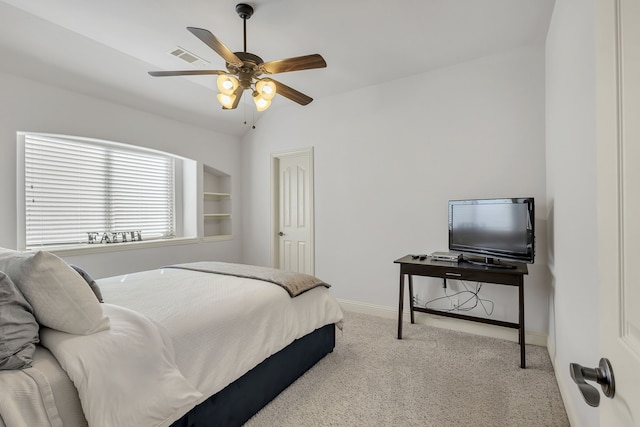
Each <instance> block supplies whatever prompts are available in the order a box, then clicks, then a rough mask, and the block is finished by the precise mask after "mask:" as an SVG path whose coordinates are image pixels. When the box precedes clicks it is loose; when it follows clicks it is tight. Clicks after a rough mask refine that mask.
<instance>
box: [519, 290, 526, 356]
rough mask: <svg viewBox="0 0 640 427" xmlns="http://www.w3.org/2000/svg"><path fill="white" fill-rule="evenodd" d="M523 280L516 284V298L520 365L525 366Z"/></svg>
mask: <svg viewBox="0 0 640 427" xmlns="http://www.w3.org/2000/svg"><path fill="white" fill-rule="evenodd" d="M522 282H523V280H522V279H521V280H520V284H519V285H518V300H519V305H520V310H519V311H520V322H519V323H520V367H521V368H523V369H524V368H526V367H527V363H526V361H525V344H526V343H525V340H524V286H523V283H522Z"/></svg>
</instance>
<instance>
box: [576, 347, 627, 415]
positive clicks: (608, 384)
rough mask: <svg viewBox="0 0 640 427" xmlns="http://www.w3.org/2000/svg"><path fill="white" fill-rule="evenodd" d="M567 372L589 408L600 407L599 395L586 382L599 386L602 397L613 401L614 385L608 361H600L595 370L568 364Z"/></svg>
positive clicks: (604, 359)
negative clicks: (595, 383)
mask: <svg viewBox="0 0 640 427" xmlns="http://www.w3.org/2000/svg"><path fill="white" fill-rule="evenodd" d="M569 371H570V373H571V378H572V379H573V382H575V383H576V384H578V389H579V390H580V393H582V397H584V400H585V402H587V404H588V405H589V406H594V407H596V406H598V405H600V393H599V392H598V389H597V388H595V387H594V386H592V385H591V384H587V381H595V382H597V383H598V384H600V386H601V387H602V392H603V393H604V395H605V396H606V397H608V398H610V399H613V396H614V395H615V392H616V384H615V381H614V379H613V369H612V368H611V363H610V362H609V359H607V358H604V357H603V358H602V359H600V365H599V366H598V367H597V368H585V367H584V366H581V365H578V364H577V363H571V364H569Z"/></svg>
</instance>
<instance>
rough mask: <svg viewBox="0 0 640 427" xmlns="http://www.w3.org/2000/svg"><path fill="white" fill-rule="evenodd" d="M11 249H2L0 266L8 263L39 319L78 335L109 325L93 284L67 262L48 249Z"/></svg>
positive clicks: (46, 324)
mask: <svg viewBox="0 0 640 427" xmlns="http://www.w3.org/2000/svg"><path fill="white" fill-rule="evenodd" d="M11 252H13V251H6V252H2V253H0V266H1V265H2V264H4V265H5V267H6V268H5V273H7V274H8V275H9V276H10V277H11V280H13V282H14V283H15V284H16V286H18V288H19V289H20V291H21V292H22V294H23V295H24V297H25V298H26V299H27V301H29V304H31V307H32V308H33V313H34V315H35V317H36V320H37V321H38V323H40V324H41V325H43V326H47V327H49V328H51V329H56V330H59V331H63V332H67V333H70V334H77V335H88V334H93V333H95V332H99V331H104V330H106V329H109V318H107V317H106V316H105V315H104V314H103V313H102V307H101V306H100V303H99V302H98V300H97V299H96V297H95V295H94V294H93V292H92V291H91V288H89V287H88V286H87V284H86V283H85V281H84V279H83V278H82V277H80V275H79V274H78V273H77V272H76V271H75V270H74V269H73V268H71V267H70V266H69V265H68V264H67V263H66V262H64V261H63V260H62V259H60V258H58V257H57V256H55V255H53V254H51V253H49V252H37V253H36V254H35V255H33V256H30V255H27V254H22V253H19V252H14V253H11Z"/></svg>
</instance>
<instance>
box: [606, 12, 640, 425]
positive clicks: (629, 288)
mask: <svg viewBox="0 0 640 427" xmlns="http://www.w3.org/2000/svg"><path fill="white" fill-rule="evenodd" d="M597 5H598V10H597V30H598V50H597V55H598V57H597V77H598V83H597V86H598V92H597V96H598V112H597V113H598V116H597V132H598V133H597V136H598V139H597V140H598V167H597V172H598V233H599V235H598V243H599V247H598V250H599V270H600V277H599V280H600V323H601V327H600V346H601V356H602V357H605V358H607V359H608V360H609V361H610V362H611V366H612V368H613V374H614V381H615V394H614V396H613V398H612V399H606V398H603V399H601V403H600V425H601V426H602V427H606V426H620V427H632V426H636V427H640V1H639V0H598V2H597ZM595 386H596V387H597V388H598V389H599V390H598V391H601V390H600V387H598V385H597V384H595Z"/></svg>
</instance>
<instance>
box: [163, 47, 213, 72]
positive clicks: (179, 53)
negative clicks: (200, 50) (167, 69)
mask: <svg viewBox="0 0 640 427" xmlns="http://www.w3.org/2000/svg"><path fill="white" fill-rule="evenodd" d="M168 53H169V55H172V56H175V57H176V58H180V59H182V60H183V61H184V62H186V63H189V64H191V65H195V66H196V67H204V66H206V65H209V61H207V60H205V59H202V58H200V57H199V56H198V55H195V54H193V53H191V52H189V51H188V50H186V49H183V48H181V47H180V46H177V47H176V48H175V49H173V50H170V51H169V52H168Z"/></svg>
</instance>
